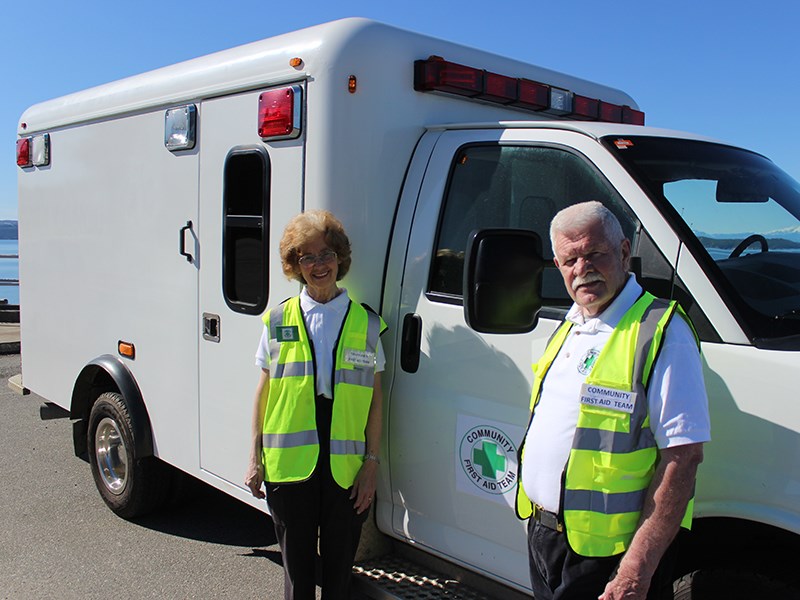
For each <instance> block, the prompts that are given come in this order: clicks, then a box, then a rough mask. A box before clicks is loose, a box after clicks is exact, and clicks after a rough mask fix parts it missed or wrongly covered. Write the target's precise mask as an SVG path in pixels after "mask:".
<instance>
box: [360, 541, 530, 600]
mask: <svg viewBox="0 0 800 600" xmlns="http://www.w3.org/2000/svg"><path fill="white" fill-rule="evenodd" d="M392 546H393V549H392V552H391V553H390V554H387V555H384V556H379V557H377V558H372V559H366V560H362V561H359V562H357V563H356V565H355V566H354V567H353V591H354V592H355V594H356V595H355V596H354V598H357V599H359V600H362V599H367V598H368V599H369V600H439V599H441V600H530V598H531V597H530V595H528V594H525V593H523V592H520V591H518V590H516V589H513V588H510V587H507V586H505V585H502V584H500V583H497V582H495V581H492V580H489V579H487V578H485V577H482V576H480V575H477V574H475V573H471V572H469V571H466V570H465V569H463V568H461V567H458V566H455V565H453V564H452V563H449V562H447V561H444V560H442V559H440V558H437V557H434V556H432V555H430V554H428V553H426V552H422V551H420V550H417V549H414V548H411V547H410V546H407V545H406V544H402V543H393V544H392Z"/></svg>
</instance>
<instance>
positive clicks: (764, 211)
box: [603, 137, 800, 345]
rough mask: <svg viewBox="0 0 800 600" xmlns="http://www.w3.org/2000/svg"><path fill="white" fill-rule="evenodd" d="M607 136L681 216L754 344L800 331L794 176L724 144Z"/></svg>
mask: <svg viewBox="0 0 800 600" xmlns="http://www.w3.org/2000/svg"><path fill="white" fill-rule="evenodd" d="M603 141H604V144H605V145H606V146H607V147H608V148H609V149H610V150H611V151H612V153H613V154H614V155H615V156H617V158H618V159H619V160H620V162H621V163H622V164H623V165H624V166H625V167H626V168H627V169H628V171H629V172H630V173H631V174H632V175H633V176H634V177H635V178H636V179H637V180H638V181H639V182H640V184H641V185H642V187H643V188H644V189H645V190H646V191H648V192H650V194H651V196H652V197H653V198H654V200H655V201H656V203H657V204H659V205H660V206H662V209H663V212H664V213H665V214H666V215H667V216H668V217H669V218H671V219H672V220H673V221H674V222H675V228H676V230H677V231H679V232H681V238H682V239H683V240H684V241H685V242H686V245H687V246H688V247H689V249H690V250H691V251H692V252H693V253H695V255H696V256H697V259H698V261H699V262H700V264H701V265H703V266H704V268H705V270H706V272H707V273H708V274H709V277H711V278H712V280H713V281H715V283H717V284H718V285H717V287H718V289H720V290H721V291H722V292H723V294H722V295H723V297H725V298H726V300H727V301H729V304H730V305H731V308H732V310H734V314H736V315H737V316H739V318H740V319H741V320H742V321H743V323H742V324H743V326H744V327H745V330H746V331H747V332H748V334H749V335H750V336H751V338H752V339H753V340H754V342H755V343H759V342H763V341H764V340H767V339H778V338H785V337H788V336H793V335H798V334H800V185H799V184H798V183H797V182H796V181H794V180H793V179H792V178H791V177H789V176H788V175H787V174H786V173H784V172H783V171H781V170H780V169H779V168H778V167H776V166H775V165H774V164H773V163H772V162H771V161H769V160H768V159H766V158H764V157H763V156H760V155H758V154H754V153H751V152H748V151H745V150H740V149H737V148H731V147H729V146H723V145H720V144H712V143H707V142H698V141H691V140H681V139H670V138H657V137H630V138H624V139H621V138H619V137H610V138H606V139H605V140H603ZM767 345H769V344H767Z"/></svg>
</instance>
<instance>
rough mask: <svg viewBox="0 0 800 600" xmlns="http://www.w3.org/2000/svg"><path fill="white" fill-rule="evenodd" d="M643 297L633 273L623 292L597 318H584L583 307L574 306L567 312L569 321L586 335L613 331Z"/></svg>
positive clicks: (630, 274)
mask: <svg viewBox="0 0 800 600" xmlns="http://www.w3.org/2000/svg"><path fill="white" fill-rule="evenodd" d="M641 295H642V286H640V285H639V283H638V282H637V281H636V277H634V275H633V273H629V274H628V281H626V282H625V286H624V287H623V288H622V291H621V292H620V293H619V294H617V297H616V298H614V300H612V301H611V304H609V305H608V307H607V308H606V309H605V310H604V311H603V312H601V313H600V314H599V315H597V316H596V317H589V318H588V319H587V318H585V317H584V316H583V311H582V310H581V307H580V306H578V305H577V304H573V305H572V308H570V309H569V312H567V317H566V319H567V321H571V322H572V323H575V324H576V325H577V326H578V327H579V328H580V330H581V331H584V332H586V333H595V332H597V331H612V330H613V329H614V327H616V326H617V323H619V322H620V319H622V317H623V315H624V314H625V313H626V312H628V309H629V308H630V307H631V306H633V304H634V303H635V302H636V300H638V299H639V296H641Z"/></svg>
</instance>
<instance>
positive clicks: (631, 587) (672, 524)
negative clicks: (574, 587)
mask: <svg viewBox="0 0 800 600" xmlns="http://www.w3.org/2000/svg"><path fill="white" fill-rule="evenodd" d="M702 461H703V444H686V445H684V446H675V447H674V448H664V449H663V450H661V451H660V452H659V459H658V466H657V467H656V472H655V473H654V474H653V480H652V481H651V482H650V487H649V488H647V495H646V496H645V500H644V506H643V507H642V518H641V520H640V521H639V527H638V529H637V530H636V533H635V534H634V536H633V539H632V540H631V545H630V547H629V548H628V550H627V551H626V552H625V555H624V556H623V557H622V560H621V561H620V563H619V569H618V571H617V574H616V575H615V577H614V579H612V580H611V581H610V582H609V583H608V585H606V589H605V591H604V592H603V594H602V595H600V596H599V598H600V600H621V599H622V598H625V599H626V600H639V599H642V600H644V598H645V597H646V596H647V592H648V590H649V589H650V580H651V579H652V578H653V573H655V570H656V568H657V567H658V563H659V562H661V558H662V557H663V556H664V552H666V550H667V548H668V547H669V545H670V544H671V543H672V540H673V539H674V538H675V535H676V534H677V533H678V529H680V525H681V521H682V520H683V515H684V513H685V512H686V506H687V504H688V503H689V500H690V499H691V497H692V493H693V491H694V481H695V475H696V474H697V467H698V465H699V464H700V463H701V462H702Z"/></svg>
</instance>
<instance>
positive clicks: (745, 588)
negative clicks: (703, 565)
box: [672, 569, 800, 600]
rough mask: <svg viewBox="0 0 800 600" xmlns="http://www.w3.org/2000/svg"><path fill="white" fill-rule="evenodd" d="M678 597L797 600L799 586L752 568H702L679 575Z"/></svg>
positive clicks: (675, 590) (675, 593) (678, 599)
mask: <svg viewBox="0 0 800 600" xmlns="http://www.w3.org/2000/svg"><path fill="white" fill-rule="evenodd" d="M672 589H673V599H674V600H717V599H724V600H762V599H765V598H768V599H769V600H797V598H799V597H800V592H798V590H796V589H794V588H791V587H789V586H788V585H786V584H785V583H783V582H781V581H777V580H774V579H769V578H768V577H766V576H764V575H760V574H758V573H752V572H748V571H739V570H735V571H734V570H729V569H700V570H698V571H692V572H691V573H689V574H688V575H684V576H683V577H681V578H680V579H678V580H677V581H676V582H675V584H674V585H673V588H672Z"/></svg>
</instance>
